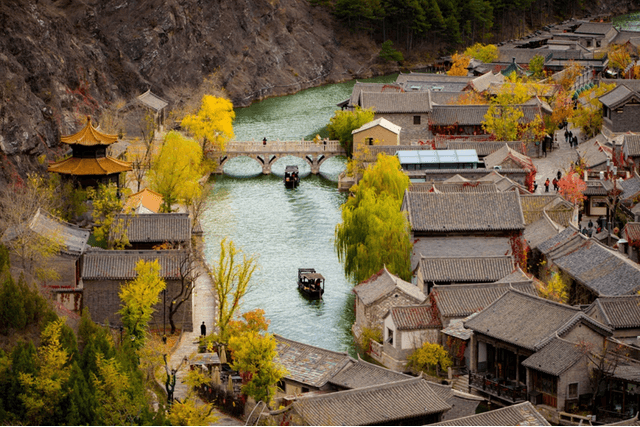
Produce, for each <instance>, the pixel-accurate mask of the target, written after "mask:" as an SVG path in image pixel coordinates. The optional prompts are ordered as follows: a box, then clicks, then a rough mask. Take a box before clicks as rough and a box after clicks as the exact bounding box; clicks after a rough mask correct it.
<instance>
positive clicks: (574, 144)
mask: <svg viewBox="0 0 640 427" xmlns="http://www.w3.org/2000/svg"><path fill="white" fill-rule="evenodd" d="M573 148H578V137H577V136H575V135H574V136H573Z"/></svg>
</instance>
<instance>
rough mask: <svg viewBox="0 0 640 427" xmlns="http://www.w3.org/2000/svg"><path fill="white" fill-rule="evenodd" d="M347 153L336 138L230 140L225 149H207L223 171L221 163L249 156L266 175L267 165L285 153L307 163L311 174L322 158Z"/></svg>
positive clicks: (268, 172) (269, 165)
mask: <svg viewBox="0 0 640 427" xmlns="http://www.w3.org/2000/svg"><path fill="white" fill-rule="evenodd" d="M346 155H347V153H346V151H345V149H344V148H342V146H341V145H340V142H338V141H327V140H323V141H319V142H314V141H266V142H263V141H231V142H228V143H227V144H226V145H225V151H224V152H223V153H220V152H213V151H211V152H208V153H207V156H208V157H213V158H214V159H215V160H216V161H217V162H218V166H220V168H219V169H218V170H219V171H220V173H222V172H223V169H224V165H225V163H227V162H228V161H229V160H230V159H233V158H236V157H250V158H252V159H254V160H256V161H257V162H258V163H259V164H260V166H262V173H263V174H264V175H269V174H270V173H271V166H272V165H273V164H274V163H275V162H276V161H277V160H278V159H280V158H282V157H285V156H294V157H299V158H301V159H303V160H305V161H306V162H307V163H308V164H309V166H311V173H312V174H314V175H317V174H319V173H320V166H321V165H322V163H324V161H325V160H327V159H329V158H331V157H335V156H346Z"/></svg>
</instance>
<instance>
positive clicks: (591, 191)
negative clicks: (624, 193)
mask: <svg viewBox="0 0 640 427" xmlns="http://www.w3.org/2000/svg"><path fill="white" fill-rule="evenodd" d="M612 188H613V187H612V186H610V185H607V182H606V181H601V180H589V181H587V188H586V189H585V190H584V191H583V194H584V195H585V196H606V195H607V194H608V192H609V190H610V189H612Z"/></svg>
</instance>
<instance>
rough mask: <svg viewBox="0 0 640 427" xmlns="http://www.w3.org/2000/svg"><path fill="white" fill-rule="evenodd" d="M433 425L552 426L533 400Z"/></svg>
mask: <svg viewBox="0 0 640 427" xmlns="http://www.w3.org/2000/svg"><path fill="white" fill-rule="evenodd" d="M431 425H433V426H550V425H551V424H549V422H548V421H547V420H546V419H545V418H544V417H543V416H542V415H541V414H540V413H539V412H538V411H537V410H536V408H535V407H534V406H533V405H532V404H531V402H523V403H518V404H516V405H511V406H507V407H505V408H500V409H496V410H493V411H488V412H483V413H481V414H476V415H470V416H468V417H463V418H456V419H454V420H449V421H442V422H439V423H435V424H431Z"/></svg>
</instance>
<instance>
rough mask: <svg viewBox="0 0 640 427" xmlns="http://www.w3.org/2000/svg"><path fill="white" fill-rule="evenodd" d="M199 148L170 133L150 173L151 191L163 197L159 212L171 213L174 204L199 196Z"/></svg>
mask: <svg viewBox="0 0 640 427" xmlns="http://www.w3.org/2000/svg"><path fill="white" fill-rule="evenodd" d="M202 171H203V168H202V148H201V147H200V145H198V143H197V142H196V141H194V140H193V139H190V138H185V137H184V136H182V135H180V134H179V133H178V132H169V133H168V134H167V135H166V136H165V139H164V143H163V144H162V148H161V149H160V153H159V154H158V156H157V157H156V158H155V159H154V161H153V163H152V167H151V170H150V171H149V182H150V184H151V189H152V190H154V191H156V192H158V193H160V194H161V195H162V205H161V207H160V209H161V211H162V212H171V207H172V205H173V204H174V203H178V202H180V203H186V204H188V203H189V202H190V200H193V199H195V198H197V197H198V195H199V194H200V191H201V189H200V184H199V183H198V180H199V179H200V178H201V177H202Z"/></svg>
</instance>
